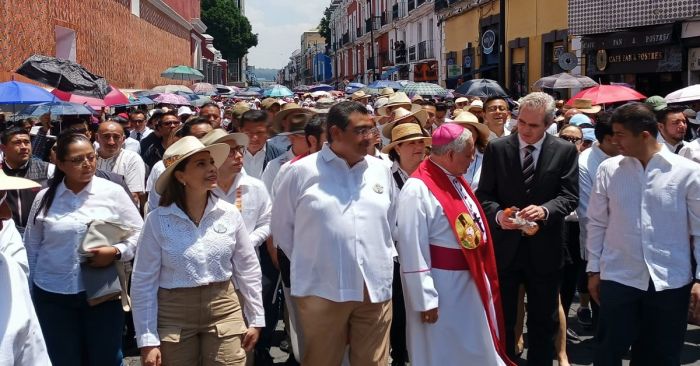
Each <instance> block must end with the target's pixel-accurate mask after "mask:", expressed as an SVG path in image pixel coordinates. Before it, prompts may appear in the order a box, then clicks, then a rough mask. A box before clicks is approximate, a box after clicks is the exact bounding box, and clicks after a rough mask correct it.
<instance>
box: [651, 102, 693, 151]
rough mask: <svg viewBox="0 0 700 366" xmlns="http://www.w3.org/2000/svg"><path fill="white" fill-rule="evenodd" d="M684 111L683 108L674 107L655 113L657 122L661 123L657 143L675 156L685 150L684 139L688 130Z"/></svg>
mask: <svg viewBox="0 0 700 366" xmlns="http://www.w3.org/2000/svg"><path fill="white" fill-rule="evenodd" d="M683 110H684V108H683V107H678V106H672V107H668V108H663V109H661V110H659V111H656V112H655V113H656V121H657V122H658V123H659V135H658V136H657V141H659V143H660V144H661V145H662V146H664V147H665V148H666V149H668V150H669V151H670V152H672V153H674V154H678V153H679V152H680V151H681V149H682V148H683V145H684V142H683V138H684V137H685V131H686V129H687V128H688V122H687V120H686V117H685V114H683Z"/></svg>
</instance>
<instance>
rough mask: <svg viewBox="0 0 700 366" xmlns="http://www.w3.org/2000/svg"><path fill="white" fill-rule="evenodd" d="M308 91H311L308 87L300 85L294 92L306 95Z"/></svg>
mask: <svg viewBox="0 0 700 366" xmlns="http://www.w3.org/2000/svg"><path fill="white" fill-rule="evenodd" d="M307 91H309V86H308V85H299V86H297V87H296V88H294V92H296V93H304V92H307Z"/></svg>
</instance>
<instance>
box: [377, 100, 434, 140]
mask: <svg viewBox="0 0 700 366" xmlns="http://www.w3.org/2000/svg"><path fill="white" fill-rule="evenodd" d="M412 117H413V118H415V119H416V120H418V123H420V127H421V128H425V124H426V123H428V112H426V111H425V110H424V109H422V108H421V109H419V110H417V111H415V112H409V111H408V110H406V109H403V108H398V109H396V110H394V112H393V119H392V120H391V122H388V123H386V124H385V125H384V127H382V135H383V136H384V137H385V138H388V139H390V138H391V130H392V129H393V128H394V126H398V125H400V124H402V123H406V121H407V120H409V119H411V118H412Z"/></svg>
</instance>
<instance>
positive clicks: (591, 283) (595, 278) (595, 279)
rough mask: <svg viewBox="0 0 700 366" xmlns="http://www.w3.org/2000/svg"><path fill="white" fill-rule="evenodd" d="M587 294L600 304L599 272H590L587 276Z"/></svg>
mask: <svg viewBox="0 0 700 366" xmlns="http://www.w3.org/2000/svg"><path fill="white" fill-rule="evenodd" d="M588 294H589V295H591V298H592V299H593V301H595V302H596V303H597V304H598V305H600V273H592V274H591V275H589V276H588Z"/></svg>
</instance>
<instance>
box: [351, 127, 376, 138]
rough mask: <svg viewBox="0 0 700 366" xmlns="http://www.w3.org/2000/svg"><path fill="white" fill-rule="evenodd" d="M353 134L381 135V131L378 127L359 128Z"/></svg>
mask: <svg viewBox="0 0 700 366" xmlns="http://www.w3.org/2000/svg"><path fill="white" fill-rule="evenodd" d="M352 132H353V133H355V135H358V136H369V135H376V134H379V129H378V128H377V127H358V128H356V129H354V130H353V131H352Z"/></svg>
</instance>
